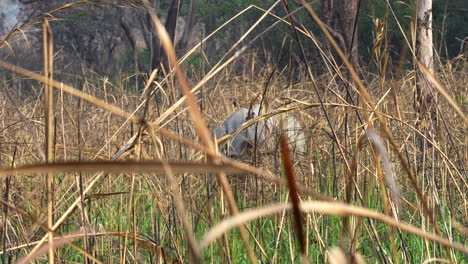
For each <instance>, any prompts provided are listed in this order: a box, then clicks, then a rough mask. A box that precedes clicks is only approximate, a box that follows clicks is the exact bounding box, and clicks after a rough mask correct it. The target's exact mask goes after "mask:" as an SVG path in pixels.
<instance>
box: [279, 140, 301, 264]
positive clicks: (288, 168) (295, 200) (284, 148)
mask: <svg viewBox="0 0 468 264" xmlns="http://www.w3.org/2000/svg"><path fill="white" fill-rule="evenodd" d="M280 148H281V155H282V157H283V161H284V170H285V172H286V179H287V181H288V188H289V197H290V198H291V205H292V210H293V215H294V223H295V226H296V234H297V238H298V240H299V246H300V249H301V254H302V257H303V258H304V259H307V252H306V245H305V237H304V228H303V223H302V216H301V209H300V201H299V195H298V194H297V187H296V186H297V184H296V177H295V175H294V169H293V163H292V160H291V153H290V152H289V148H288V139H287V137H286V135H285V134H284V133H283V135H281V139H280Z"/></svg>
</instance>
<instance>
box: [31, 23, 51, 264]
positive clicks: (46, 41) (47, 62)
mask: <svg viewBox="0 0 468 264" xmlns="http://www.w3.org/2000/svg"><path fill="white" fill-rule="evenodd" d="M42 30H43V35H42V38H43V50H44V53H43V56H44V76H45V78H46V82H45V87H44V90H45V93H44V111H45V120H46V127H45V142H46V143H45V144H46V146H45V147H46V159H47V161H46V162H47V163H53V162H54V153H53V148H54V146H53V144H54V127H53V123H54V104H53V102H54V101H53V99H54V93H53V89H52V86H51V85H50V82H51V81H52V80H53V78H54V77H53V71H54V64H53V62H54V58H53V57H54V50H53V35H52V29H51V28H50V25H49V21H48V20H47V19H45V20H44V23H43V25H42ZM46 182H47V226H48V227H49V229H52V226H53V225H54V222H53V221H54V220H53V217H54V215H53V210H54V193H53V185H54V175H53V174H52V173H47V174H46ZM38 251H40V250H39V249H38ZM34 254H35V253H34V250H33V251H32V252H31V253H30V255H31V256H34ZM49 263H50V264H53V263H54V235H53V233H52V232H49Z"/></svg>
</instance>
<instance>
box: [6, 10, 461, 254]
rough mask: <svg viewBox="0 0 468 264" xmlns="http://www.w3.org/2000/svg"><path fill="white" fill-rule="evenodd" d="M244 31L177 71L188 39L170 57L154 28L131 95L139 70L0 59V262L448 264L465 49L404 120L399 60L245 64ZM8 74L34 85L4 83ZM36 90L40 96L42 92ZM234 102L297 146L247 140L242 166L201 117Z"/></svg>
mask: <svg viewBox="0 0 468 264" xmlns="http://www.w3.org/2000/svg"><path fill="white" fill-rule="evenodd" d="M279 3H280V1H278V2H277V3H276V4H279ZM305 6H306V9H307V10H308V12H310V14H311V16H312V17H314V18H315V19H316V22H317V23H318V24H319V25H320V21H319V20H318V18H317V17H316V15H315V14H314V11H313V10H312V9H311V8H310V6H307V5H305ZM293 12H294V11H292V12H291V14H293ZM267 15H268V11H265V16H267ZM265 16H262V17H261V18H260V19H259V21H258V22H259V23H260V22H261V20H262V19H263V18H264V17H265ZM288 18H289V15H288V16H287V17H284V18H282V20H278V21H279V23H286V24H288V25H290V26H291V30H292V32H293V34H301V35H304V36H306V38H307V39H308V41H309V42H307V43H301V44H302V45H317V46H318V47H319V48H320V47H321V46H320V44H319V41H318V40H317V39H315V37H314V35H312V34H310V32H307V30H306V29H304V28H302V27H301V26H300V25H295V24H294V23H293V22H292V21H291V20H288ZM152 19H153V21H154V22H155V24H156V26H157V27H159V28H160V27H161V25H160V23H159V22H158V18H157V17H156V16H153V17H152ZM259 23H257V24H255V25H253V26H252V29H253V28H255V27H256V26H257V25H258V24H259ZM51 29H52V31H53V24H51ZM272 29H274V27H271V28H269V29H267V31H264V33H261V34H268V33H269V32H270V31H269V30H272ZM220 30H222V27H221V29H220ZM322 30H323V31H324V32H326V31H327V30H326V28H322ZM252 32H253V31H252V30H248V31H246V34H245V35H244V36H243V37H242V38H243V39H245V40H247V39H251V40H252V42H248V44H247V45H246V46H241V43H242V42H241V41H239V42H236V43H235V44H234V46H233V48H232V49H231V50H232V52H228V53H227V54H225V55H224V58H223V59H222V60H221V61H220V62H219V63H218V64H216V65H215V66H214V67H213V68H212V69H211V70H210V71H209V72H208V73H207V74H204V75H203V73H200V72H197V71H194V72H189V75H190V76H192V78H187V77H186V75H185V74H187V72H184V65H186V64H185V63H184V62H183V59H186V58H187V56H188V55H190V53H192V52H193V51H195V50H196V49H193V50H192V51H190V52H189V54H188V55H187V56H184V57H183V58H182V60H181V61H179V62H177V58H176V55H175V53H174V50H173V47H172V44H171V43H170V41H169V40H168V39H167V37H165V36H164V30H162V28H160V30H159V31H158V34H161V35H160V37H161V39H162V40H163V44H164V49H165V51H166V53H167V54H169V56H168V57H169V61H170V63H171V65H173V70H168V71H166V74H165V75H164V76H158V75H157V74H156V72H154V73H153V74H151V75H150V76H149V81H147V83H146V86H145V89H144V90H143V91H141V92H140V91H133V90H132V89H130V88H129V85H128V80H129V79H132V78H135V79H136V78H139V77H138V75H130V76H117V77H115V78H113V79H109V78H108V77H106V76H98V75H96V74H95V73H93V72H91V71H90V70H87V69H85V70H84V72H83V74H82V75H80V76H77V77H78V78H79V79H81V80H82V81H81V85H80V86H73V85H67V84H66V83H62V82H60V81H59V80H49V79H48V78H47V76H50V75H49V74H47V71H44V73H43V74H38V73H34V72H30V71H28V70H27V69H23V68H20V67H19V66H18V65H17V66H14V65H10V64H8V63H6V62H3V61H2V62H0V67H2V68H3V69H5V70H7V71H8V73H9V75H8V74H7V75H5V76H6V77H4V78H3V86H4V87H5V89H4V90H2V92H1V93H0V98H1V100H0V102H1V105H0V109H1V114H2V125H1V127H2V128H1V133H2V137H1V142H0V143H1V145H2V148H1V149H2V152H1V157H2V161H3V162H2V165H3V169H2V170H0V176H1V177H2V178H3V179H4V181H3V186H4V187H3V188H2V190H3V194H4V195H3V196H2V199H1V200H0V201H1V203H2V204H3V208H4V210H3V214H2V217H1V220H2V247H3V249H2V250H3V251H2V257H3V261H4V263H7V262H16V261H30V260H32V259H34V260H36V261H39V262H42V261H45V260H48V261H49V262H53V261H54V259H55V260H56V261H64V262H66V261H80V262H87V263H91V262H96V263H99V262H103V263H104V262H106V263H111V262H117V261H118V262H141V263H145V262H152V263H167V262H171V261H172V260H174V261H175V262H181V263H184V262H196V263H205V262H211V263H219V262H223V263H239V262H247V261H250V262H262V263H285V262H305V263H306V262H312V263H323V262H331V263H362V262H365V261H368V262H372V263H375V262H377V263H419V262H425V263H429V262H434V261H439V262H447V263H465V262H466V255H467V254H468V248H467V247H466V235H467V227H466V222H467V219H468V209H467V208H468V206H467V202H466V193H467V187H468V183H467V177H466V170H465V166H466V157H467V152H466V143H467V142H466V139H467V137H466V125H467V124H466V117H465V116H464V109H465V108H466V102H465V101H466V96H467V91H466V87H465V85H464V84H465V83H466V82H467V81H468V80H467V75H466V67H467V63H466V57H465V56H464V55H463V54H462V55H460V56H459V57H457V58H455V59H453V60H449V61H446V62H443V63H442V62H440V63H438V69H439V71H438V72H437V75H436V76H430V75H428V76H427V77H428V79H429V80H431V81H433V82H434V83H435V85H436V87H437V89H438V91H439V92H440V93H441V94H442V95H443V97H442V98H441V99H440V101H439V102H438V105H437V109H438V119H437V120H433V121H431V120H423V121H421V120H418V119H417V117H418V114H417V113H416V112H415V110H414V106H413V98H414V96H413V94H414V85H415V84H414V76H415V73H414V70H413V69H412V68H410V69H407V70H400V72H397V73H394V72H393V71H392V67H387V71H381V72H379V73H377V74H375V73H372V72H361V73H360V74H358V73H357V72H353V71H354V69H353V68H352V67H351V65H349V64H347V65H345V66H346V67H341V66H339V65H337V64H336V62H335V61H334V59H333V57H332V56H331V55H330V54H329V53H327V52H326V51H325V50H323V49H322V50H321V52H322V56H323V58H324V62H323V63H324V65H323V66H320V67H323V68H324V69H325V68H326V69H328V71H327V70H323V71H317V70H312V69H311V68H310V67H309V66H308V67H306V66H305V65H296V66H297V68H296V70H295V71H293V68H291V67H284V68H279V65H280V64H279V63H277V61H278V60H279V59H281V57H283V54H280V55H279V56H277V57H274V56H273V57H272V58H270V59H268V60H267V61H268V62H267V63H266V64H263V65H259V61H260V60H259V58H258V55H257V54H256V53H255V52H250V51H251V50H252V51H254V49H248V48H249V47H250V46H251V45H252V43H254V40H255V39H257V38H259V35H257V36H252V35H251V34H252ZM212 36H213V35H210V37H212ZM291 41H303V40H301V39H299V38H296V39H295V38H293V39H291ZM382 45H383V44H382ZM44 46H45V47H49V48H50V45H49V46H48V45H44ZM378 48H379V47H376V50H377V49H378ZM335 49H336V50H339V48H338V46H337V45H335ZM234 50H237V52H233V51H234ZM47 52H48V54H49V55H48V56H45V58H50V54H53V53H51V52H50V51H47ZM291 52H292V51H291V50H288V49H287V48H286V46H285V47H284V49H283V51H282V53H284V54H286V55H284V56H288V55H290V56H291ZM376 58H380V59H381V60H385V59H388V57H385V56H376ZM303 59H304V60H306V59H307V57H306V56H304V58H303ZM342 59H343V61H345V62H346V57H345V56H344V55H343V56H342ZM45 61H47V63H51V62H50V61H49V60H45ZM236 61H240V62H242V63H238V64H237V63H235V62H236ZM47 63H45V65H46V64H47ZM374 63H377V64H379V65H383V64H386V63H387V62H386V61H374ZM414 66H415V67H416V65H414ZM49 69H50V67H49ZM362 71H365V70H364V69H362ZM315 72H320V74H319V75H317V74H315ZM348 72H349V73H350V75H349V76H352V77H351V78H348V77H346V76H347V75H348V74H347V73H348ZM21 76H23V77H27V78H30V79H33V80H36V81H37V83H34V84H33V87H21V85H22V82H21V80H20V78H23V77H21ZM196 76H202V77H198V78H197V77H196ZM362 76H365V78H362ZM157 77H158V78H157ZM48 86H50V87H53V88H54V97H53V98H54V99H53V100H51V101H50V100H49V101H47V102H44V101H43V95H44V94H45V93H46V91H47V88H46V87H48ZM345 87H348V89H349V90H348V91H347V90H346V89H345ZM15 89H29V90H32V91H36V92H34V93H30V95H29V96H27V97H26V96H25V95H23V96H22V97H20V96H18V93H15ZM190 89H191V90H190ZM348 92H349V94H350V95H347V93H348ZM358 97H359V100H358V99H357V98H358ZM234 100H236V101H237V102H238V104H240V105H241V106H250V105H252V104H253V103H256V102H259V101H261V100H263V101H264V102H265V103H266V108H267V109H268V110H269V114H266V115H265V116H261V117H259V118H257V119H255V120H254V121H256V120H261V119H263V118H267V117H269V116H271V115H275V114H280V113H283V112H290V113H292V114H294V115H296V116H297V117H298V118H299V119H300V120H301V122H303V124H304V127H305V130H306V134H307V136H308V138H309V147H308V152H307V153H306V154H299V153H291V152H290V151H289V150H288V148H287V144H285V141H283V142H282V144H281V145H282V151H281V154H280V153H279V151H278V146H277V145H276V143H277V142H270V145H268V146H259V147H258V153H257V154H256V156H255V160H254V161H253V162H252V163H250V162H247V163H241V162H238V161H234V160H231V159H229V158H227V157H225V156H223V155H221V154H218V153H217V151H216V146H215V144H214V143H215V142H214V138H212V133H211V131H213V128H214V127H216V126H217V125H218V124H220V123H221V122H222V120H223V119H224V118H226V117H227V116H228V115H229V113H231V112H233V111H235V107H234V105H233V103H232V102H233V101H234ZM48 107H53V118H52V120H51V118H50V117H49V118H45V116H46V115H44V113H45V111H46V109H47V108H48ZM51 121H53V122H51ZM254 121H251V122H254ZM46 124H48V127H49V130H48V131H49V132H50V130H51V129H52V130H53V132H54V133H45V132H44V131H45V130H44V128H45V127H46ZM52 126H53V128H51V127H52ZM45 142H51V143H52V145H51V147H52V150H51V149H50V148H49V150H46V151H44V147H43V146H44V143H45ZM51 152H52V153H53V156H52V158H53V159H52V160H49V159H48V157H51V156H50V153H51ZM45 163H51V164H45ZM253 164H255V166H253ZM45 174H46V175H50V176H51V177H49V178H48V179H49V180H48V181H45V180H44V177H43V176H42V175H45ZM48 187H49V188H48ZM290 203H291V205H290ZM291 209H292V213H291V214H290V213H289V211H290V210H291ZM51 237H53V238H54V240H53V241H54V242H53V243H50V244H49V243H48V241H51ZM46 253H47V254H46Z"/></svg>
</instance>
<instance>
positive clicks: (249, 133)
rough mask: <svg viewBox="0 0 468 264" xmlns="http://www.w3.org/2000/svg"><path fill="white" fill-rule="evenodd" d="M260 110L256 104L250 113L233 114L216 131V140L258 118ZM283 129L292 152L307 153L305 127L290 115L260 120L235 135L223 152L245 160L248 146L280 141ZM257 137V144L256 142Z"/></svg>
mask: <svg viewBox="0 0 468 264" xmlns="http://www.w3.org/2000/svg"><path fill="white" fill-rule="evenodd" d="M259 108H260V106H259V105H258V104H256V105H253V106H252V109H251V110H250V113H249V110H248V109H247V108H240V109H239V110H237V111H236V112H234V113H232V114H231V115H230V116H229V117H228V118H226V120H225V121H224V122H223V124H221V125H220V126H219V127H217V128H216V129H215V135H216V138H218V139H219V138H222V137H224V136H226V135H229V134H232V133H234V132H236V131H237V130H238V129H239V128H240V127H241V126H242V125H243V124H244V122H246V121H248V120H249V119H252V118H255V117H257V116H258V114H259V110H260V109H259ZM262 112H263V111H262ZM265 126H266V127H265ZM281 128H283V129H282V130H283V131H285V132H286V134H287V136H288V138H289V141H290V147H291V148H292V149H291V150H292V151H298V152H305V151H306V146H307V145H306V138H305V134H304V131H303V127H302V125H301V124H300V122H299V121H298V120H297V119H296V118H295V117H294V116H292V115H289V114H280V115H275V116H273V117H270V118H269V119H267V120H266V121H265V120H260V121H258V122H257V123H254V124H252V125H251V126H249V127H248V128H246V129H244V130H242V131H240V132H239V133H238V134H237V135H235V136H234V137H233V138H232V139H231V140H230V141H231V144H229V143H228V144H227V146H224V148H223V149H222V151H223V152H224V153H225V154H226V155H228V156H232V157H238V158H245V157H244V156H245V155H247V152H246V151H245V150H246V149H247V148H248V146H253V145H254V144H255V143H257V145H261V144H262V143H263V142H264V141H265V139H268V140H270V139H275V140H278V139H279V135H280V133H279V132H280V131H281ZM255 130H257V131H255ZM255 135H257V142H255ZM275 143H276V142H275Z"/></svg>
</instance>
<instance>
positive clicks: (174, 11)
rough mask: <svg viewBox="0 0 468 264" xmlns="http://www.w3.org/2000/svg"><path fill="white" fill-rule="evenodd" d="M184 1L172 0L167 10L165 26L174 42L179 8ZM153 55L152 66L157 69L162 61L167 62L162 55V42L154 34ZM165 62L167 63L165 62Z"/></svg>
mask: <svg viewBox="0 0 468 264" xmlns="http://www.w3.org/2000/svg"><path fill="white" fill-rule="evenodd" d="M181 3H182V0H172V3H171V6H170V7H169V10H168V12H167V18H166V22H165V23H164V27H165V28H166V31H167V33H168V34H169V37H170V39H171V41H172V43H174V37H175V31H176V26H177V18H178V17H179V9H180V5H181ZM153 36H154V37H153V41H152V42H153V52H154V54H153V56H152V60H151V67H152V68H153V69H155V68H156V67H158V66H159V64H160V62H161V61H162V62H166V60H165V59H164V58H163V57H162V55H163V49H162V45H161V42H160V41H159V39H158V37H157V36H155V35H153ZM163 64H165V63H163Z"/></svg>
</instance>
